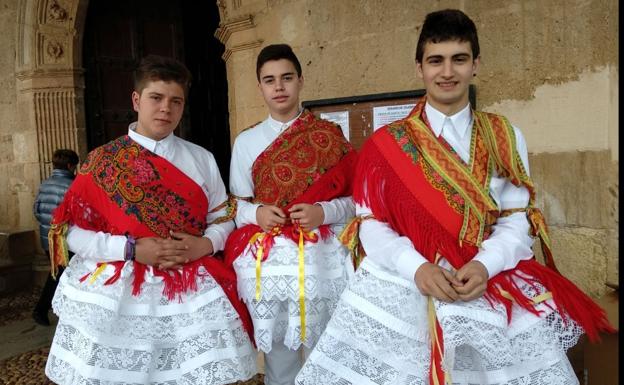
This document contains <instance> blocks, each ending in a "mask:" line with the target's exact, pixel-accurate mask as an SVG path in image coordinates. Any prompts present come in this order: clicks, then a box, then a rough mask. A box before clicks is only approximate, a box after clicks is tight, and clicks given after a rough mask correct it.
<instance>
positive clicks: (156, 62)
mask: <svg viewBox="0 0 624 385" xmlns="http://www.w3.org/2000/svg"><path fill="white" fill-rule="evenodd" d="M158 80H162V81H165V82H170V81H174V82H176V83H178V84H179V85H180V87H182V89H183V90H184V94H185V95H186V94H187V92H188V89H189V87H190V86H191V72H190V71H189V70H188V68H186V66H185V65H184V64H183V63H182V62H180V61H178V60H176V59H174V58H170V57H166V56H158V55H148V56H145V57H144V58H143V59H141V62H140V63H139V66H138V67H137V68H136V70H135V71H134V90H135V91H136V92H138V93H139V94H140V93H141V92H143V89H144V88H145V87H146V86H147V83H148V82H150V81H158Z"/></svg>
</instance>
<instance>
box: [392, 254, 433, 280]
mask: <svg viewBox="0 0 624 385" xmlns="http://www.w3.org/2000/svg"><path fill="white" fill-rule="evenodd" d="M426 262H428V261H427V259H425V257H423V256H422V255H420V254H419V253H418V252H417V251H416V250H413V249H411V250H405V251H404V252H402V253H401V254H400V255H399V256H398V257H397V259H396V268H397V272H398V273H399V275H400V276H401V277H403V278H405V279H407V280H409V281H412V282H414V275H415V274H416V270H418V268H419V267H420V266H422V264H423V263H426Z"/></svg>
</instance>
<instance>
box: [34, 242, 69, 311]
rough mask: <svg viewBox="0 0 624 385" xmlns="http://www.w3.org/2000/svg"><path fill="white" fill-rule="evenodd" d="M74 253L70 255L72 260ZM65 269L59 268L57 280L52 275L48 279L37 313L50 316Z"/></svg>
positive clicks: (42, 290) (38, 302)
mask: <svg viewBox="0 0 624 385" xmlns="http://www.w3.org/2000/svg"><path fill="white" fill-rule="evenodd" d="M47 254H48V258H49V257H50V253H47ZM72 255H73V253H70V258H71V256H72ZM63 270H64V268H63V267H60V266H59V268H58V273H57V274H56V279H54V278H52V275H51V274H49V275H48V278H47V279H46V281H45V284H44V285H43V289H41V295H40V296H39V301H37V304H36V305H35V309H34V310H35V311H36V312H37V313H39V314H46V315H47V314H48V311H49V310H50V309H51V308H52V298H54V292H55V291H56V286H57V285H58V280H59V279H60V278H61V274H63Z"/></svg>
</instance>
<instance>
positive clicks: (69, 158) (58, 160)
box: [52, 148, 79, 170]
mask: <svg viewBox="0 0 624 385" xmlns="http://www.w3.org/2000/svg"><path fill="white" fill-rule="evenodd" d="M78 161H79V159H78V154H76V152H75V151H74V150H68V149H65V148H61V149H58V150H56V151H54V154H52V165H53V166H54V168H58V169H61V170H68V169H69V168H68V167H67V166H68V165H72V166H75V165H77V164H78Z"/></svg>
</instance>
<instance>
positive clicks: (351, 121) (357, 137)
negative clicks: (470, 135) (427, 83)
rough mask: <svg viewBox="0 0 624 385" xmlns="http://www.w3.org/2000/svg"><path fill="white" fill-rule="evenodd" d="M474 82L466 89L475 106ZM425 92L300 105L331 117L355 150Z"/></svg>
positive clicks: (389, 94)
mask: <svg viewBox="0 0 624 385" xmlns="http://www.w3.org/2000/svg"><path fill="white" fill-rule="evenodd" d="M475 94H476V90H475V87H474V85H470V88H469V89H468V98H469V100H470V104H471V105H472V108H476V97H475ZM424 95H425V90H424V89H419V90H410V91H399V92H387V93H381V94H369V95H360V96H348V97H342V98H334V99H319V100H308V101H304V102H303V103H301V104H302V106H303V108H307V109H309V110H310V111H311V112H312V113H313V114H314V115H315V116H316V117H318V118H321V119H327V120H331V121H333V122H335V123H337V124H338V125H340V127H341V128H342V130H343V133H344V134H345V137H346V138H347V139H349V141H350V142H351V144H353V146H354V147H355V148H356V149H358V150H359V149H360V148H361V147H362V144H363V143H364V141H365V140H366V139H367V138H368V137H369V136H370V135H371V134H372V133H373V132H374V131H375V130H376V129H377V128H379V127H381V126H383V125H385V124H388V123H390V122H392V121H394V120H398V119H402V118H403V117H405V116H406V115H407V114H408V113H409V112H410V111H411V110H412V108H413V106H414V105H416V103H417V102H418V100H419V99H420V98H422V97H423V96H424Z"/></svg>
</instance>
